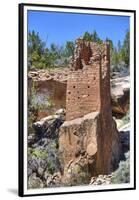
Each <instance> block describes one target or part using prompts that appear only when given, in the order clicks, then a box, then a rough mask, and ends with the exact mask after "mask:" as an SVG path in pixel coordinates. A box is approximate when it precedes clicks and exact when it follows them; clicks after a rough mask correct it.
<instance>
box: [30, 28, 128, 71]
mask: <svg viewBox="0 0 139 200" xmlns="http://www.w3.org/2000/svg"><path fill="white" fill-rule="evenodd" d="M83 39H84V40H86V41H90V42H96V43H99V44H101V43H102V42H103V40H102V39H101V38H100V37H99V35H98V33H97V32H96V31H95V30H94V31H93V32H92V33H89V32H88V31H86V32H85V33H84V34H83ZM106 41H108V42H109V44H110V63H111V66H113V68H114V69H116V68H117V66H118V65H120V63H124V65H125V66H126V67H128V66H129V52H130V45H129V44H130V43H129V31H128V30H127V31H126V34H125V38H124V41H123V43H121V41H118V44H117V45H116V46H115V45H114V43H113V41H112V40H111V39H110V38H106ZM74 50H75V41H67V42H66V44H65V45H63V46H58V45H56V44H55V43H52V44H51V45H50V47H49V48H48V47H47V46H46V43H45V42H44V41H42V39H41V38H40V36H39V34H38V33H36V32H35V31H32V32H29V33H28V67H29V69H31V68H38V69H43V68H53V67H65V66H68V64H69V61H70V58H71V57H72V56H73V54H74Z"/></svg>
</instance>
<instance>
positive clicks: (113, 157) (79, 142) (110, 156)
mask: <svg viewBox="0 0 139 200" xmlns="http://www.w3.org/2000/svg"><path fill="white" fill-rule="evenodd" d="M102 123H103V122H102V119H101V115H100V114H99V113H98V112H93V113H89V114H87V115H85V116H84V117H83V118H78V119H75V120H71V121H66V122H64V124H63V125H62V126H61V128H60V133H59V148H60V149H59V151H60V152H61V157H62V158H61V160H62V161H63V162H64V163H63V165H64V166H65V176H66V177H67V176H69V174H68V170H69V171H70V168H71V166H72V168H73V166H74V165H75V163H76V164H79V165H81V164H82V169H83V170H85V169H86V170H87V169H88V172H87V173H88V176H92V175H96V174H99V173H102V174H106V173H110V172H111V171H112V170H113V169H114V168H115V167H117V166H116V165H117V164H118V163H119V160H120V155H121V145H120V141H119V137H118V131H117V129H116V126H115V122H114V121H113V120H112V134H111V135H109V137H107V141H106V140H105V135H107V134H108V133H107V132H104V133H103V130H102V128H103V126H102ZM102 133H103V134H105V135H103V134H102ZM101 134H102V135H101ZM67 174H68V175H67Z"/></svg>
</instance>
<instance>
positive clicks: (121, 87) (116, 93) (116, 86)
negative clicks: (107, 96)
mask: <svg viewBox="0 0 139 200" xmlns="http://www.w3.org/2000/svg"><path fill="white" fill-rule="evenodd" d="M129 97H130V79H129V76H125V77H121V78H115V79H113V80H111V99H112V111H113V113H114V115H115V116H117V117H120V116H124V115H125V114H126V113H127V111H128V110H129Z"/></svg>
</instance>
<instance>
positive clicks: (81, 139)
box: [59, 39, 121, 176]
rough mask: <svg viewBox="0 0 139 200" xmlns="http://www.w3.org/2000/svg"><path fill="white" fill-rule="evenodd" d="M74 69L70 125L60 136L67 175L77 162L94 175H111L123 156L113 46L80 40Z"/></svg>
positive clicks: (69, 92) (68, 101)
mask: <svg viewBox="0 0 139 200" xmlns="http://www.w3.org/2000/svg"><path fill="white" fill-rule="evenodd" d="M72 68H73V72H72V73H71V74H70V75H69V78H68V82H67V95H66V122H65V123H64V124H63V125H62V126H61V130H60V137H59V146H60V151H61V152H62V156H63V160H64V166H65V172H64V173H65V176H66V174H67V172H66V169H69V168H70V167H71V168H72V167H73V165H75V164H77V163H78V164H79V163H80V165H82V169H83V168H86V169H87V168H88V173H89V174H90V176H91V175H96V174H108V173H110V172H111V171H112V170H113V169H114V167H116V165H117V164H118V162H119V160H120V156H121V144H120V141H119V136H118V131H117V129H116V125H115V122H114V120H113V118H112V111H111V98H110V69H109V68H110V54H109V44H108V43H103V44H97V43H92V42H86V41H84V40H82V39H78V40H77V43H76V49H75V54H74V60H73V64H72ZM79 160H80V161H79ZM67 171H68V170H67Z"/></svg>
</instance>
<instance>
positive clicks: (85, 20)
mask: <svg viewBox="0 0 139 200" xmlns="http://www.w3.org/2000/svg"><path fill="white" fill-rule="evenodd" d="M127 29H128V30H129V17H128V16H106V15H89V14H69V13H66V14H65V13H57V12H46V11H28V30H29V31H32V30H35V31H36V32H38V33H39V35H40V37H41V39H42V40H43V41H45V42H46V41H47V43H46V45H47V47H49V46H50V44H51V43H55V44H57V45H59V46H61V45H64V44H65V43H66V41H74V40H75V39H77V38H78V37H80V36H82V35H83V34H84V32H85V31H88V32H93V31H94V30H96V31H97V33H98V35H99V37H100V38H101V39H103V40H105V38H106V37H108V38H110V39H112V40H113V42H114V45H117V43H118V40H120V41H121V42H123V40H124V36H125V32H126V30H127Z"/></svg>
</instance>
